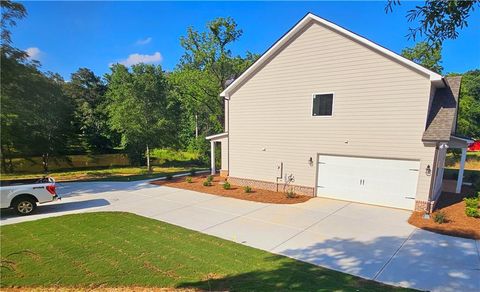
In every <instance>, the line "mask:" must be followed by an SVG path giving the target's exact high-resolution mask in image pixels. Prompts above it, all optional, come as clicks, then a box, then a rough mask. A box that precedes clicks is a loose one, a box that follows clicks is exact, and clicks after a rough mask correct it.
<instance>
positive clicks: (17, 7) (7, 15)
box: [0, 0, 28, 61]
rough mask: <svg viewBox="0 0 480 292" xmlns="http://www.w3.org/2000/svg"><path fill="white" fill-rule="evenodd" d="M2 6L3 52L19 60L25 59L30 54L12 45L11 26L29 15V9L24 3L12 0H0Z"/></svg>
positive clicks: (0, 25)
mask: <svg viewBox="0 0 480 292" xmlns="http://www.w3.org/2000/svg"><path fill="white" fill-rule="evenodd" d="M0 7H1V8H2V18H1V21H0V27H1V31H2V32H1V39H2V54H5V55H7V56H9V57H13V58H15V59H17V60H22V61H25V60H26V59H27V57H28V54H27V53H26V52H24V51H22V50H19V49H17V48H14V47H12V46H11V44H12V33H11V31H10V28H11V27H14V26H16V25H17V20H19V19H22V18H25V16H27V10H26V9H25V6H23V4H21V3H16V2H13V1H10V0H2V1H0Z"/></svg>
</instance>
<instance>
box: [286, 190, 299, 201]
mask: <svg viewBox="0 0 480 292" xmlns="http://www.w3.org/2000/svg"><path fill="white" fill-rule="evenodd" d="M285 195H286V196H287V198H289V199H293V198H295V197H296V196H297V194H296V193H295V191H294V190H288V191H286V192H285Z"/></svg>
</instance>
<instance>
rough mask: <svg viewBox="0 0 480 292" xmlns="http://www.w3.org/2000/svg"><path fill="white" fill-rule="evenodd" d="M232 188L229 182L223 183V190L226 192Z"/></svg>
mask: <svg viewBox="0 0 480 292" xmlns="http://www.w3.org/2000/svg"><path fill="white" fill-rule="evenodd" d="M231 187H232V186H231V185H230V183H229V182H228V181H226V182H224V183H223V189H225V190H229V189H230V188H231Z"/></svg>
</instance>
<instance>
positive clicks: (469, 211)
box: [463, 196, 480, 218]
mask: <svg viewBox="0 0 480 292" xmlns="http://www.w3.org/2000/svg"><path fill="white" fill-rule="evenodd" d="M463 201H464V202H465V215H467V216H468V217H474V218H480V211H479V210H478V204H479V203H480V196H477V197H473V198H464V199H463Z"/></svg>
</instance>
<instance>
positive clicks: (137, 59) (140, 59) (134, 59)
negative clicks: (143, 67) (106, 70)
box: [118, 52, 163, 67]
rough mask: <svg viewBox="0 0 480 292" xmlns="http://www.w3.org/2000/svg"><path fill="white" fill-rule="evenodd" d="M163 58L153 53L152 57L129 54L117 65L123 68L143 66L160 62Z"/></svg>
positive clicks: (157, 53) (158, 53)
mask: <svg viewBox="0 0 480 292" xmlns="http://www.w3.org/2000/svg"><path fill="white" fill-rule="evenodd" d="M162 60H163V57H162V55H161V54H160V52H155V53H153V54H152V55H141V54H138V53H135V54H131V55H129V56H128V58H126V59H125V60H120V61H119V62H118V63H120V64H123V65H125V66H127V67H128V66H132V65H135V64H139V63H145V64H155V63H160V62H162Z"/></svg>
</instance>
